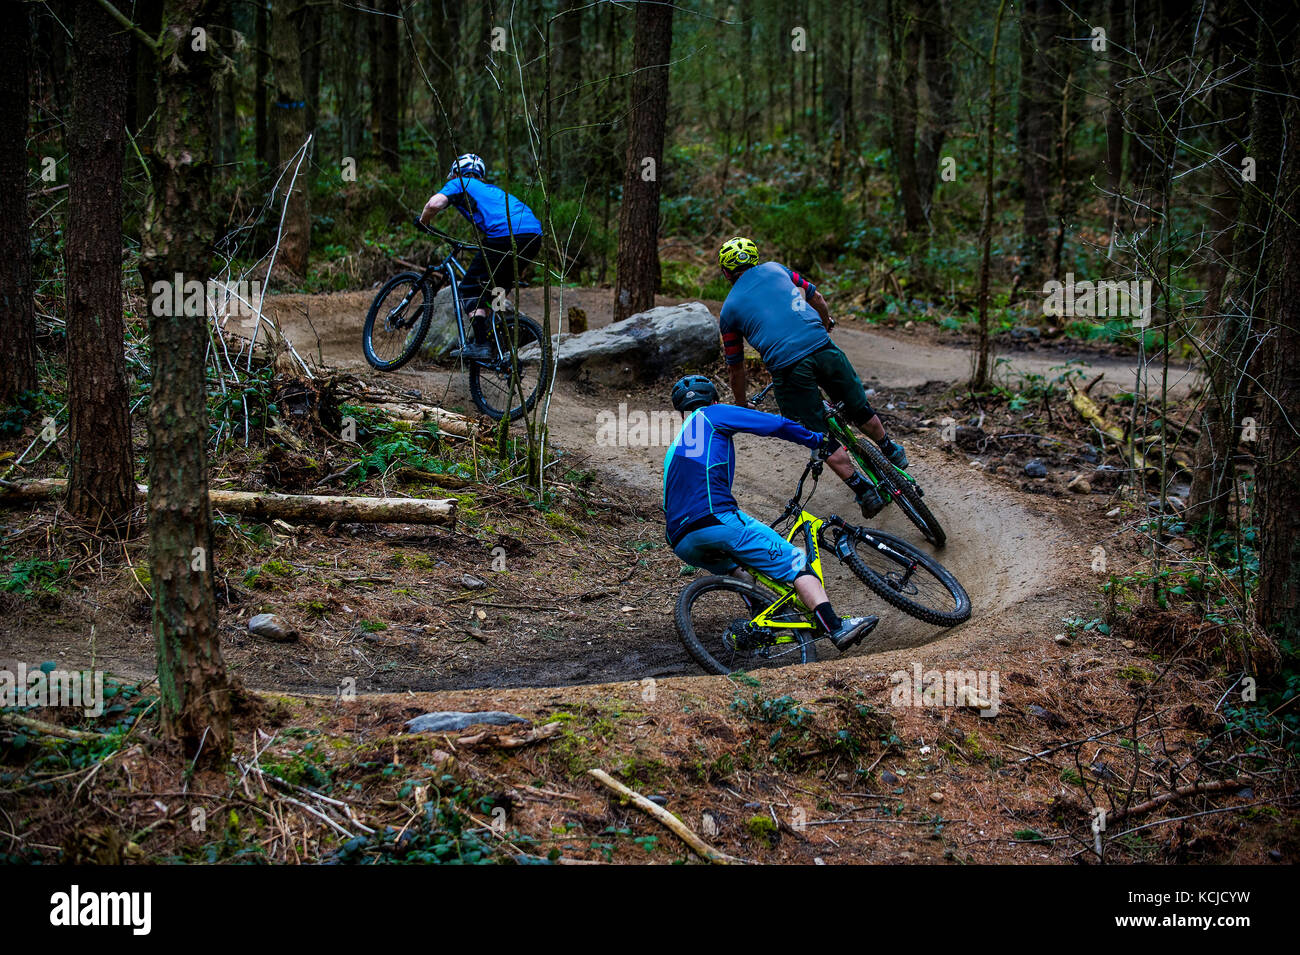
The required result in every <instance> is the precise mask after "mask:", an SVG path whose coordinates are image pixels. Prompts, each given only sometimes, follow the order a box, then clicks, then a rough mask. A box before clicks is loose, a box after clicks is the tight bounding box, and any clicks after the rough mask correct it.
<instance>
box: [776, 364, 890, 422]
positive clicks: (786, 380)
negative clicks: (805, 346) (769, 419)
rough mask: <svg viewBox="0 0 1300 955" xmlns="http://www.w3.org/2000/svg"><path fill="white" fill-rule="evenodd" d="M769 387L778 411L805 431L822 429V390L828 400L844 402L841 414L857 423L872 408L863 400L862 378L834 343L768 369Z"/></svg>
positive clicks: (864, 393) (871, 412)
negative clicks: (778, 369) (793, 361)
mask: <svg viewBox="0 0 1300 955" xmlns="http://www.w3.org/2000/svg"><path fill="white" fill-rule="evenodd" d="M772 382H773V384H774V386H775V387H774V388H773V390H774V391H775V392H776V403H777V405H778V406H780V408H781V414H783V415H785V416H786V417H787V418H789V419H790V420H791V421H798V422H799V423H800V424H801V425H803V426H804V427H805V428H807V429H808V430H809V431H825V430H826V415H825V412H824V410H823V408H822V391H825V392H826V396H827V397H828V398H829V399H830V402H831V404H839V403H840V402H843V403H844V417H845V418H846V419H847V420H848V421H849V422H851V423H852V424H856V425H861V424H863V423H864V422H866V421H868V420H870V418H871V416H872V415H874V414H875V413H876V412H875V411H874V410H873V409H872V407H871V404H870V402H868V401H867V392H866V390H865V389H864V388H863V387H862V380H861V379H860V378H858V373H857V372H856V371H854V370H853V365H852V364H851V363H850V362H849V359H848V357H847V356H846V355H845V354H844V352H842V351H840V350H839V348H838V347H837V346H835V345H827V346H825V347H824V348H819V349H818V350H817V351H815V352H813V353H812V354H811V355H808V356H806V357H804V358H800V359H799V360H798V361H797V362H795V363H794V364H793V365H790V366H788V367H786V368H782V369H781V370H780V371H774V372H772Z"/></svg>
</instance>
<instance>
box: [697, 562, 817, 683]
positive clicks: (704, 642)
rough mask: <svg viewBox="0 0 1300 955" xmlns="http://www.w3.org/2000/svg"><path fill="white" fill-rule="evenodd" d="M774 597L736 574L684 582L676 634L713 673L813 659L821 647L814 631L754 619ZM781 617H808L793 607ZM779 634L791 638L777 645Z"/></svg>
mask: <svg viewBox="0 0 1300 955" xmlns="http://www.w3.org/2000/svg"><path fill="white" fill-rule="evenodd" d="M775 601H776V595H775V594H773V593H771V592H770V591H768V590H767V589H766V588H764V587H760V586H758V585H756V584H747V583H745V582H743V581H740V580H737V579H735V578H734V577H701V578H700V579H698V580H694V581H692V582H691V583H689V584H687V585H686V588H685V589H684V590H683V591H682V593H681V596H679V597H678V598H677V606H676V608H675V610H674V612H673V621H674V623H676V625H677V635H678V636H679V637H681V640H682V643H683V644H685V646H686V650H687V652H688V653H690V655H691V656H692V657H694V659H695V662H696V663H698V664H699V665H700V666H701V667H703V668H704V669H705V670H707V671H708V672H709V673H718V674H722V675H724V676H725V675H726V674H728V673H735V672H736V671H737V670H753V669H757V668H763V667H776V666H786V665H787V664H791V663H813V662H815V661H816V660H817V648H816V647H815V646H814V644H813V640H814V632H813V631H812V629H810V628H808V629H803V628H801V629H793V630H785V629H781V630H761V629H755V628H752V627H750V626H749V621H750V619H751V618H752V617H753V616H754V614H756V613H758V612H759V611H760V610H762V609H763V608H764V607H769V606H771V605H772V603H774V602H775ZM778 619H782V620H800V619H806V618H804V616H803V614H801V613H799V612H798V611H797V610H795V609H793V608H791V609H790V610H789V611H788V612H786V613H785V614H782V615H781V616H780V617H779V618H778ZM778 636H782V637H789V638H792V642H790V643H776V642H775V640H776V638H777V637H778Z"/></svg>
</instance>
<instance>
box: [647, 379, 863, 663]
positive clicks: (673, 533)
mask: <svg viewBox="0 0 1300 955" xmlns="http://www.w3.org/2000/svg"><path fill="white" fill-rule="evenodd" d="M672 402H673V407H674V408H676V409H677V410H678V411H679V412H681V413H682V414H684V415H687V418H686V420H685V421H684V422H683V423H682V430H681V432H680V433H679V434H678V436H677V439H676V440H675V441H674V442H673V443H672V445H671V446H670V447H669V448H668V453H667V454H665V455H664V516H665V519H666V522H667V526H666V529H665V532H664V536H665V537H666V538H667V540H668V544H669V546H670V547H672V549H673V553H675V554H676V555H677V556H678V557H680V558H681V559H682V560H683V561H685V562H686V563H687V564H690V565H691V566H694V567H703V568H704V569H705V570H707V571H709V573H712V574H732V575H733V576H735V577H738V578H740V579H741V580H747V579H748V575H746V574H745V573H744V571H742V570H741V569H740V566H741V565H744V566H745V567H750V568H753V569H755V570H758V571H761V572H762V573H764V574H766V575H767V576H769V577H771V578H772V579H773V580H779V581H781V582H782V583H788V584H792V585H793V587H794V590H795V592H796V593H797V594H798V595H799V599H800V600H802V601H803V603H804V606H806V607H810V608H811V609H812V612H813V617H814V618H815V619H816V621H817V625H818V627H819V628H820V629H821V630H823V631H824V633H825V635H826V636H828V637H830V639H831V642H832V643H834V644H835V648H836V649H837V650H840V651H841V652H843V651H845V650H847V649H849V647H851V646H853V645H854V644H855V643H857V642H858V641H860V640H861V639H862V638H863V637H865V636H866V635H867V634H868V633H870V632H871V631H872V630H873V629H874V628H875V626H876V624H877V623H879V618H878V617H843V618H841V617H840V616H838V615H837V614H836V613H835V611H834V610H832V609H831V604H830V600H829V599H828V598H827V596H826V588H825V587H824V586H823V585H822V582H821V580H820V579H819V578H818V577H817V575H816V574H815V573H813V572H812V570H811V569H809V567H808V560H807V557H806V556H805V554H804V552H803V551H802V550H800V549H799V548H797V547H795V546H794V545H793V544H791V543H790V542H789V541H788V540H786V539H785V538H784V537H782V536H781V535H780V534H778V533H777V532H776V531H774V530H773V529H772V528H770V527H768V526H767V525H766V524H764V523H762V522H761V521H756V520H754V519H753V518H752V517H750V516H749V515H748V514H746V513H745V512H744V511H742V510H740V508H739V506H738V505H737V504H736V499H735V498H734V497H733V496H732V494H731V482H732V479H733V478H734V477H735V473H736V448H735V446H734V445H733V444H732V441H731V436H732V435H734V434H736V433H737V432H744V433H746V434H757V435H764V436H771V437H774V438H781V439H782V440H784V441H790V442H793V443H794V444H801V445H803V446H804V447H806V448H817V447H819V446H820V445H821V444H822V441H823V438H824V435H822V434H818V433H816V432H813V431H809V430H808V429H807V428H805V427H804V426H803V425H801V424H799V423H797V422H795V421H790V420H789V419H787V418H782V417H781V416H780V415H773V414H766V413H764V412H762V411H755V410H753V409H752V408H738V407H735V406H734V405H724V404H718V390H717V388H715V387H714V386H713V382H711V381H710V380H709V379H708V378H706V377H704V376H703V375H687V376H686V377H685V378H682V379H681V380H679V381H678V382H677V383H676V384H675V385H673V391H672Z"/></svg>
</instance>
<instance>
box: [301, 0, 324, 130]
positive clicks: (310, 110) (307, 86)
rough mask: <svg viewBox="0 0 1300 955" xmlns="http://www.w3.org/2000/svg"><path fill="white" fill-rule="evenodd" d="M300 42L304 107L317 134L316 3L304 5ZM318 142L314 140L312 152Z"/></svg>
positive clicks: (318, 49) (318, 12)
mask: <svg viewBox="0 0 1300 955" xmlns="http://www.w3.org/2000/svg"><path fill="white" fill-rule="evenodd" d="M298 42H299V44H300V45H301V48H302V57H301V62H302V93H303V101H304V102H305V103H306V104H307V106H306V107H305V109H304V112H305V113H306V118H307V132H309V133H311V134H312V135H313V136H315V134H316V126H317V124H318V123H319V121H320V120H319V116H318V115H317V111H316V107H317V100H318V99H319V98H320V61H321V8H320V6H319V5H317V4H315V3H305V4H303V6H302V16H301V18H300V20H299V24H298ZM315 147H316V142H315V140H314V139H313V141H312V152H315V151H316V150H315Z"/></svg>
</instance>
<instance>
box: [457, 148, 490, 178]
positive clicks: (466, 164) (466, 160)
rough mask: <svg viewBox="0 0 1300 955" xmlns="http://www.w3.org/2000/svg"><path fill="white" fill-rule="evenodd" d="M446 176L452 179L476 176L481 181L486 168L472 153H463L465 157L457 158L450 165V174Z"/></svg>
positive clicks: (485, 173)
mask: <svg viewBox="0 0 1300 955" xmlns="http://www.w3.org/2000/svg"><path fill="white" fill-rule="evenodd" d="M448 175H449V176H450V177H451V178H452V179H455V178H456V177H457V176H478V177H479V178H480V179H482V178H483V177H484V176H486V175H487V166H486V165H485V164H484V163H483V160H482V159H480V158H479V157H478V156H476V155H475V154H474V153H465V155H463V156H459V157H457V159H456V161H455V162H454V163H452V164H451V172H450V173H448Z"/></svg>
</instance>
